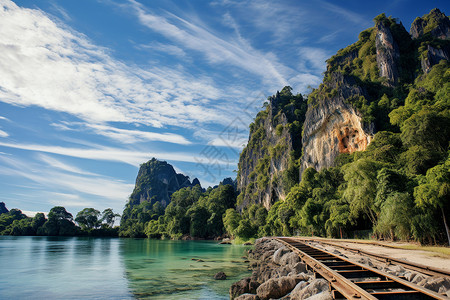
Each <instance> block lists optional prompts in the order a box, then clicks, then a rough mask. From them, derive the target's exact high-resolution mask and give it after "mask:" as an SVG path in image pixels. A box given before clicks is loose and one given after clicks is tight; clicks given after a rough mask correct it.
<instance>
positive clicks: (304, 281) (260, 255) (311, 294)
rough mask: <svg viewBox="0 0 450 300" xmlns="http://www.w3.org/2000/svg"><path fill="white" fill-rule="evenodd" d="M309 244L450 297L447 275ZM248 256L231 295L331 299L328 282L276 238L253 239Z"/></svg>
mask: <svg viewBox="0 0 450 300" xmlns="http://www.w3.org/2000/svg"><path fill="white" fill-rule="evenodd" d="M311 244H312V245H314V246H316V247H318V248H322V249H324V250H326V251H328V252H332V253H334V254H337V255H340V256H343V257H346V258H349V259H351V260H354V261H356V262H359V263H362V264H366V265H368V266H370V267H374V268H377V269H380V270H382V271H384V272H386V273H388V274H392V275H395V276H398V277H401V278H403V279H405V280H408V281H410V282H412V283H415V284H417V285H419V286H422V287H424V288H426V289H429V290H432V291H435V292H437V293H439V294H442V295H446V296H447V297H450V279H449V278H448V277H436V276H427V275H425V274H422V273H419V272H414V271H410V270H406V269H405V268H403V267H402V266H400V265H392V264H389V263H388V264H386V263H380V262H379V261H376V260H371V259H370V258H368V257H366V256H363V255H359V254H354V253H350V252H348V251H342V250H341V251H338V250H337V249H336V248H334V247H330V246H322V245H321V244H319V243H314V242H312V243H311ZM247 257H248V260H249V261H250V262H249V264H250V266H249V268H251V270H252V275H251V276H250V277H247V278H243V279H241V280H239V281H237V282H235V283H234V284H233V285H232V286H231V287H230V298H231V299H236V300H265V299H282V300H289V299H291V300H296V299H310V300H324V299H332V296H331V293H330V289H329V284H328V282H327V281H326V280H324V279H315V277H314V274H313V273H312V272H311V271H307V269H306V265H305V264H304V263H302V262H301V261H300V258H299V257H298V255H297V254H295V253H294V252H292V251H291V250H290V249H288V248H287V247H286V246H284V245H283V244H282V243H280V242H278V241H276V240H273V239H269V238H261V239H258V240H256V242H255V245H254V248H253V249H251V250H249V251H248V254H247Z"/></svg>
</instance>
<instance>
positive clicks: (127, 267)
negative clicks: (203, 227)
mask: <svg viewBox="0 0 450 300" xmlns="http://www.w3.org/2000/svg"><path fill="white" fill-rule="evenodd" d="M246 249H248V247H246V246H234V245H218V244H217V243H216V242H211V241H165V240H164V241H160V240H148V239H118V238H79V237H69V238H64V237H10V236H0V299H133V298H138V299H229V296H228V289H229V287H230V285H231V284H232V283H233V282H234V281H237V280H239V279H240V278H242V277H244V276H248V274H249V272H248V271H247V264H245V263H244V262H243V259H242V258H241V257H242V255H243V253H244V251H245V250H246ZM193 259H195V260H193ZM197 260H201V261H197ZM219 271H224V272H225V273H226V274H227V276H228V279H227V280H223V281H221V280H214V279H213V276H214V274H216V273H217V272H219Z"/></svg>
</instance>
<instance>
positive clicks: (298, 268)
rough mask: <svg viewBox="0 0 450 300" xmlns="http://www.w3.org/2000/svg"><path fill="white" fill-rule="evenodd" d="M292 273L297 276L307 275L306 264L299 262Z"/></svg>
mask: <svg viewBox="0 0 450 300" xmlns="http://www.w3.org/2000/svg"><path fill="white" fill-rule="evenodd" d="M292 271H293V272H295V273H297V274H300V273H305V272H306V271H307V270H306V264H304V263H302V262H298V263H296V264H295V265H294V266H293V267H292Z"/></svg>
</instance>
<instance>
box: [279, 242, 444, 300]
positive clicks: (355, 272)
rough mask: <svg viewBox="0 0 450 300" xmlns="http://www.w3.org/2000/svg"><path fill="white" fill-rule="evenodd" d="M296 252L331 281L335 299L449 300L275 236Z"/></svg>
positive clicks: (368, 268)
mask: <svg viewBox="0 0 450 300" xmlns="http://www.w3.org/2000/svg"><path fill="white" fill-rule="evenodd" d="M276 239H277V240H278V241H280V242H281V243H283V244H284V245H286V246H287V247H288V248H289V249H291V250H292V251H294V252H295V253H297V254H298V255H299V256H300V258H301V260H302V261H303V262H304V263H306V264H307V266H308V268H309V269H310V270H312V271H313V272H314V273H315V275H316V277H318V278H320V277H321V278H324V279H325V280H327V281H328V282H329V283H330V288H331V293H332V295H333V298H334V299H396V300H397V299H398V300H402V299H443V300H444V299H447V300H448V298H447V297H445V296H443V295H440V294H438V293H436V292H433V291H430V290H427V289H425V288H423V287H420V286H418V285H416V284H414V283H411V282H409V281H406V280H404V279H401V278H399V277H397V276H394V275H391V274H387V273H385V272H383V271H380V270H378V269H376V268H372V267H369V266H366V265H364V264H360V263H356V262H352V261H350V260H348V259H346V258H344V257H341V256H339V255H336V254H333V253H331V252H328V251H325V250H323V249H320V248H317V247H315V246H312V245H307V244H306V243H304V242H302V241H300V240H299V239H295V238H276Z"/></svg>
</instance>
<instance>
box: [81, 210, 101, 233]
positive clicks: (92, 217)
mask: <svg viewBox="0 0 450 300" xmlns="http://www.w3.org/2000/svg"><path fill="white" fill-rule="evenodd" d="M99 217H100V211H98V210H96V209H94V208H85V209H83V210H82V211H80V212H78V214H77V217H76V218H75V221H76V222H77V223H78V224H80V226H81V229H83V230H87V231H89V230H92V229H96V228H98V227H100V224H101V222H100V220H99Z"/></svg>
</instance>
